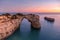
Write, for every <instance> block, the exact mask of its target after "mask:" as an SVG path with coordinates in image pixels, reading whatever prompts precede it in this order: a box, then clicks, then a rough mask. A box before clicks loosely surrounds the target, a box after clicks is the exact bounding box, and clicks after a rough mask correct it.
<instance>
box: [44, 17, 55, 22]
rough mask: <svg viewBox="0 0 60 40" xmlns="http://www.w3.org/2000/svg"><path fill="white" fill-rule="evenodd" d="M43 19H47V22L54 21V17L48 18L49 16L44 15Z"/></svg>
mask: <svg viewBox="0 0 60 40" xmlns="http://www.w3.org/2000/svg"><path fill="white" fill-rule="evenodd" d="M44 19H45V20H47V21H49V22H54V21H55V19H54V18H49V17H44Z"/></svg>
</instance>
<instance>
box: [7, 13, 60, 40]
mask: <svg viewBox="0 0 60 40" xmlns="http://www.w3.org/2000/svg"><path fill="white" fill-rule="evenodd" d="M39 16H40V23H41V29H40V30H39V31H38V30H33V29H31V23H30V22H29V21H28V20H27V19H24V20H23V21H22V23H21V25H20V28H19V29H18V30H17V31H16V32H15V33H14V34H13V35H11V36H10V37H8V39H7V40H60V15H56V14H53V15H52V14H51V15H49V14H48V15H47V14H45V15H44V14H42V15H40V14H39ZM45 16H47V17H52V18H55V22H54V23H50V22H47V21H46V20H44V17H45Z"/></svg>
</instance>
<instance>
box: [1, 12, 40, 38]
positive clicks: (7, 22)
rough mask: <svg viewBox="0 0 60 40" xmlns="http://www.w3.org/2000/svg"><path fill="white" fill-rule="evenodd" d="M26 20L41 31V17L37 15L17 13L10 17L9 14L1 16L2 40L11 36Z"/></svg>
mask: <svg viewBox="0 0 60 40" xmlns="http://www.w3.org/2000/svg"><path fill="white" fill-rule="evenodd" d="M24 18H26V19H27V20H28V21H29V22H31V25H32V28H34V29H40V22H39V16H38V15H35V14H27V15H23V14H20V13H17V14H15V15H10V14H8V13H6V14H2V15H0V39H3V38H6V37H8V36H10V35H11V34H12V33H13V32H14V31H15V30H16V29H17V28H19V25H20V24H21V22H22V20H23V19H24Z"/></svg>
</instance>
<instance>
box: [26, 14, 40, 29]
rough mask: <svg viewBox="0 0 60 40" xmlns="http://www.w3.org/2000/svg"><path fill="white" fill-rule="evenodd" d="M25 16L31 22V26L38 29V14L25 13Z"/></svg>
mask: <svg viewBox="0 0 60 40" xmlns="http://www.w3.org/2000/svg"><path fill="white" fill-rule="evenodd" d="M25 18H26V19H27V20H28V21H29V22H31V27H32V28H34V29H40V22H39V16H38V15H34V14H28V15H25Z"/></svg>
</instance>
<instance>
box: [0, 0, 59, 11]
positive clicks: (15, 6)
mask: <svg viewBox="0 0 60 40" xmlns="http://www.w3.org/2000/svg"><path fill="white" fill-rule="evenodd" d="M0 12H60V0H0Z"/></svg>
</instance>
